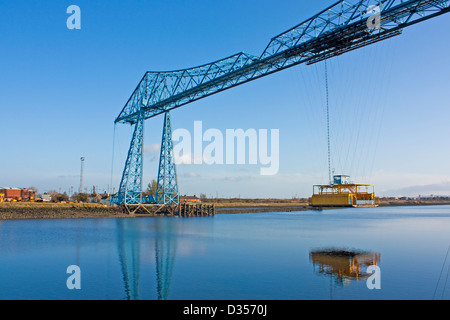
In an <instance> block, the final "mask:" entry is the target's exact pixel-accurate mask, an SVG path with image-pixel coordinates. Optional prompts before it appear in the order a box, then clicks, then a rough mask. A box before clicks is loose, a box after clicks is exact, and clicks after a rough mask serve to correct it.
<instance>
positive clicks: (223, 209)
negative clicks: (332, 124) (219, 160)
mask: <svg viewBox="0 0 450 320" xmlns="http://www.w3.org/2000/svg"><path fill="white" fill-rule="evenodd" d="M429 205H450V201H439V200H381V201H380V207H398V206H429ZM322 209H336V208H322ZM317 210H321V209H320V208H312V207H310V206H308V203H306V202H301V201H291V200H275V199H273V200H268V201H264V202H263V201H254V202H251V201H249V200H245V201H234V202H230V201H227V202H219V203H216V214H239V213H257V212H297V211H317ZM136 216H139V217H140V216H144V215H136ZM129 217H133V216H130V215H129V214H127V213H126V212H124V211H123V210H122V208H121V207H118V206H107V205H103V204H97V203H42V202H31V203H30V202H15V203H0V220H19V219H72V218H75V219H76V218H129Z"/></svg>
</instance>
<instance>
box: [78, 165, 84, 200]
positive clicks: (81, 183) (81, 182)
mask: <svg viewBox="0 0 450 320" xmlns="http://www.w3.org/2000/svg"><path fill="white" fill-rule="evenodd" d="M83 169H84V157H81V173H80V190H79V191H78V193H83Z"/></svg>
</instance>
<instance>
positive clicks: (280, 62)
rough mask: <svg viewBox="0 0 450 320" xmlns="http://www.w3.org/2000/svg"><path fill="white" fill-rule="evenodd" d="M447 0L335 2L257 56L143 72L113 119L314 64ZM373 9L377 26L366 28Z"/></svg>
mask: <svg viewBox="0 0 450 320" xmlns="http://www.w3.org/2000/svg"><path fill="white" fill-rule="evenodd" d="M449 2H450V1H447V0H445V1H444V0H409V1H405V0H379V1H377V0H359V1H347V0H341V1H338V2H336V3H335V4H334V5H332V6H330V7H329V8H327V9H325V10H324V11H322V12H320V13H319V14H317V15H315V16H313V17H312V18H310V19H308V20H306V21H304V22H303V23H301V24H299V25H298V26H296V27H294V28H292V29H290V30H288V31H286V32H284V33H282V34H280V35H278V36H276V37H274V38H272V40H271V41H270V43H269V45H268V46H267V47H266V49H265V50H264V52H263V53H262V54H261V55H260V56H259V57H256V56H252V55H248V54H245V53H238V54H235V55H233V56H231V57H228V58H225V59H222V60H218V61H216V62H213V63H210V64H205V65H202V66H199V67H195V68H190V69H183V70H178V71H170V72H147V73H146V74H145V75H144V77H143V78H142V80H141V82H140V83H139V85H138V86H137V88H136V89H135V91H134V93H133V94H132V96H131V97H130V99H129V100H128V102H127V103H126V105H125V107H124V108H123V110H122V111H121V113H120V114H119V116H118V117H117V119H116V121H115V122H116V123H119V122H121V123H131V124H134V123H136V121H137V119H138V117H139V115H140V114H141V113H142V116H143V117H144V119H148V118H152V117H154V116H157V115H159V114H162V113H165V112H166V111H170V110H172V109H175V108H178V107H181V106H183V105H186V104H189V103H191V102H194V101H197V100H200V99H202V98H205V97H207V96H210V95H213V94H215V93H218V92H221V91H224V90H227V89H230V88H233V87H235V86H237V85H240V84H243V83H246V82H249V81H253V80H256V79H259V78H261V77H263V76H266V75H269V74H272V73H274V72H278V71H281V70H284V69H287V68H289V67H292V66H295V65H298V64H302V63H307V64H311V63H316V62H318V61H322V60H325V59H329V58H331V57H333V56H336V55H340V54H343V53H345V52H348V51H351V50H355V49H358V48H361V47H363V46H366V45H369V44H373V43H375V42H378V41H382V40H385V39H388V38H390V37H393V36H396V35H399V34H401V31H402V29H403V28H405V27H408V26H410V25H413V24H415V23H418V22H421V21H424V20H426V19H430V18H433V17H435V16H437V15H441V14H444V13H447V12H449V11H450V8H449ZM377 13H379V26H378V27H377V28H374V29H370V28H369V27H368V20H369V18H371V17H373V16H374V15H375V14H377Z"/></svg>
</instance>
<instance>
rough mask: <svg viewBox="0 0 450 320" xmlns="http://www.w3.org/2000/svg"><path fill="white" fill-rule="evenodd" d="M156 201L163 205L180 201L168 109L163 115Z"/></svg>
mask: <svg viewBox="0 0 450 320" xmlns="http://www.w3.org/2000/svg"><path fill="white" fill-rule="evenodd" d="M156 202H157V203H158V204H165V205H178V204H179V202H180V196H179V194H178V181H177V172H176V168H175V161H174V157H173V143H172V126H171V123H170V113H169V112H168V111H167V112H166V113H165V115H164V128H163V134H162V141H161V154H160V158H159V170H158V184H157V188H156Z"/></svg>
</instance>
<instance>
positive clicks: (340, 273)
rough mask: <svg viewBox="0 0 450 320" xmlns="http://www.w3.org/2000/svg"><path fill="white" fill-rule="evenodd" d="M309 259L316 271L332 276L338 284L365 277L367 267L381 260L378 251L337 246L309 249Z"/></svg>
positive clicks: (366, 275)
mask: <svg viewBox="0 0 450 320" xmlns="http://www.w3.org/2000/svg"><path fill="white" fill-rule="evenodd" d="M310 260H311V261H312V263H313V268H314V271H315V272H316V273H318V274H321V275H325V276H330V277H332V278H334V279H335V283H336V284H338V285H346V284H349V283H350V282H351V281H357V280H365V279H367V278H368V277H370V276H371V274H370V273H367V268H368V267H369V266H377V265H378V264H379V263H380V261H381V259H380V254H379V253H378V252H369V251H362V250H356V249H339V248H325V249H316V250H311V251H310Z"/></svg>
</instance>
